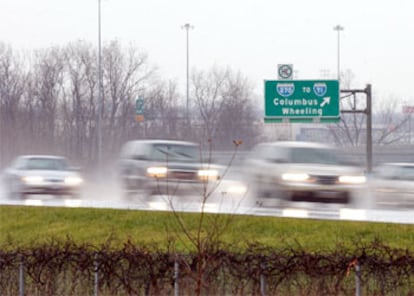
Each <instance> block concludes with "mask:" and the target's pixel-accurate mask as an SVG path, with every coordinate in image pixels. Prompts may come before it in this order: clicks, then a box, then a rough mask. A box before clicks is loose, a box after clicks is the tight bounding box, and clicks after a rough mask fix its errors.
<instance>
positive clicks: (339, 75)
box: [333, 25, 344, 81]
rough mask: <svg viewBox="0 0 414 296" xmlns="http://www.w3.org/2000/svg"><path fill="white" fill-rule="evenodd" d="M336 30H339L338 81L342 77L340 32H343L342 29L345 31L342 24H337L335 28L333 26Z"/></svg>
mask: <svg viewBox="0 0 414 296" xmlns="http://www.w3.org/2000/svg"><path fill="white" fill-rule="evenodd" d="M333 29H334V30H335V31H337V32H338V48H337V50H338V54H337V58H338V65H337V67H338V68H337V69H338V70H337V71H338V73H337V74H338V81H339V80H340V79H341V70H340V56H341V55H340V34H341V31H343V30H344V27H342V26H341V25H336V26H335V27H334V28H333Z"/></svg>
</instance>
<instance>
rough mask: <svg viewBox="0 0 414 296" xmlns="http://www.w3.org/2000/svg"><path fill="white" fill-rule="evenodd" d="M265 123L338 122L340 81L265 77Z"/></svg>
mask: <svg viewBox="0 0 414 296" xmlns="http://www.w3.org/2000/svg"><path fill="white" fill-rule="evenodd" d="M264 87H265V89H264V93H265V118H264V119H265V122H283V121H288V122H337V121H339V117H340V110H339V99H340V98H339V82H338V80H265V85H264Z"/></svg>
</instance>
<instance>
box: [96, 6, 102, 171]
mask: <svg viewBox="0 0 414 296" xmlns="http://www.w3.org/2000/svg"><path fill="white" fill-rule="evenodd" d="M97 133H98V137H97V140H98V143H97V145H98V170H99V171H100V170H101V166H102V50H101V0H98V123H97Z"/></svg>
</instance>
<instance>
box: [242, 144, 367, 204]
mask: <svg viewBox="0 0 414 296" xmlns="http://www.w3.org/2000/svg"><path fill="white" fill-rule="evenodd" d="M244 171H245V174H247V176H248V181H247V182H248V183H249V186H250V187H251V188H252V189H253V190H252V191H253V192H254V194H253V196H254V198H255V199H256V203H258V204H259V205H262V204H266V203H271V204H272V205H286V203H288V202H294V201H306V202H324V203H340V204H347V203H351V202H355V200H353V198H355V197H356V196H359V193H361V192H363V190H365V189H366V176H365V173H364V169H363V168H361V167H359V166H357V165H354V164H350V163H349V162H346V161H345V160H344V159H343V158H342V155H341V154H340V152H339V151H338V150H337V149H335V148H334V147H331V146H329V145H325V144H320V143H313V142H294V141H278V142H271V143H262V144H259V145H257V146H256V147H255V148H254V149H253V150H252V151H251V152H250V153H249V155H248V157H247V158H246V161H245V164H244ZM355 204H358V202H356V203H355Z"/></svg>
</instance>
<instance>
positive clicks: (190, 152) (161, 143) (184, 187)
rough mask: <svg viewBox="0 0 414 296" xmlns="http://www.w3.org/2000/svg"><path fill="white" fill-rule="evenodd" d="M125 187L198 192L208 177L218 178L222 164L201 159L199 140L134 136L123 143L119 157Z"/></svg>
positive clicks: (149, 191) (146, 191) (168, 192)
mask: <svg viewBox="0 0 414 296" xmlns="http://www.w3.org/2000/svg"><path fill="white" fill-rule="evenodd" d="M119 170H120V178H121V184H122V189H123V190H124V192H125V193H127V194H128V195H131V194H134V193H141V194H144V195H145V196H149V195H155V194H166V195H182V194H187V195H196V194H200V193H202V189H203V186H205V185H206V184H207V181H210V180H217V179H218V178H219V173H220V172H219V167H218V166H215V165H212V164H207V163H204V164H203V163H202V162H201V150H200V147H199V145H198V144H196V143H192V142H184V141H172V140H135V141H130V142H127V143H125V144H124V146H123V148H122V150H121V154H120V160H119Z"/></svg>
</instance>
